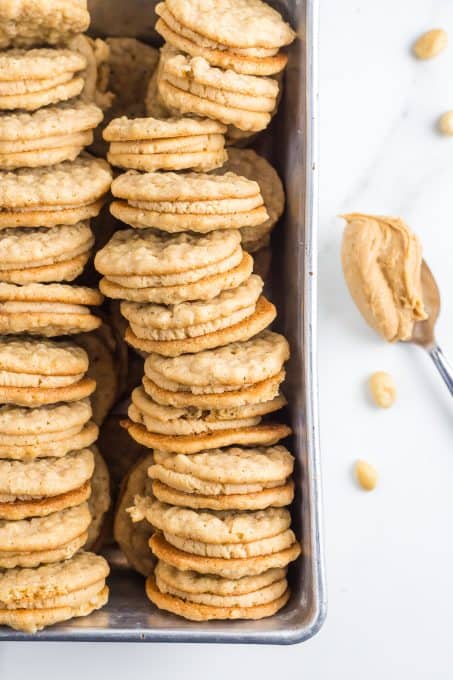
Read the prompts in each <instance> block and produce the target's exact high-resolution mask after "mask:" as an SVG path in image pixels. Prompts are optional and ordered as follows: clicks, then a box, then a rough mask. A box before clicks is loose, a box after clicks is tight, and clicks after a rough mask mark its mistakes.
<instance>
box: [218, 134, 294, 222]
mask: <svg viewBox="0 0 453 680" xmlns="http://www.w3.org/2000/svg"><path fill="white" fill-rule="evenodd" d="M225 172H234V173H236V174H237V175H241V176H242V177H247V178H248V179H251V180H255V182H258V184H259V187H260V190H261V195H262V197H263V200H264V205H265V208H266V210H267V212H268V214H269V219H268V221H267V222H265V223H264V224H263V225H262V226H263V228H264V227H268V228H271V227H272V226H273V225H274V224H275V223H276V222H277V221H278V220H279V219H280V217H281V215H282V213H283V210H284V207H285V192H284V189H283V184H282V181H281V179H280V177H279V176H278V174H277V172H276V170H275V169H274V168H273V167H272V165H271V164H270V163H269V162H268V161H267V160H266V159H265V158H263V157H262V156H259V155H258V154H257V153H256V152H255V151H253V149H235V148H234V147H230V148H229V149H228V160H227V162H226V163H225V164H224V165H223V167H222V168H219V169H218V170H214V173H215V174H216V175H222V174H224V173H225Z"/></svg>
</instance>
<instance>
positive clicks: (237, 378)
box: [143, 331, 289, 410]
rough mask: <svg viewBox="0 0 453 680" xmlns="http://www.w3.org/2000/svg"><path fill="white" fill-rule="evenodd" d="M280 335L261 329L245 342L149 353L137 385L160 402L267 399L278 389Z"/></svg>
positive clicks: (284, 348)
mask: <svg viewBox="0 0 453 680" xmlns="http://www.w3.org/2000/svg"><path fill="white" fill-rule="evenodd" d="M288 358H289V346H288V343H287V341H286V339H285V338H284V337H283V336H282V335H279V334H278V333H273V332H271V331H263V332H262V333H260V334H259V335H257V336H255V337H254V338H252V339H250V340H247V341H246V342H238V343H232V344H231V345H228V346H226V347H218V348H216V349H213V350H206V351H204V352H199V353H198V354H185V355H182V356H180V357H163V356H160V355H158V354H150V355H149V356H148V358H147V359H146V361H145V376H144V378H143V387H144V390H145V392H146V394H147V395H148V396H149V397H151V399H152V400H153V401H156V402H157V403H158V404H161V405H162V406H174V407H177V408H180V407H196V408H201V409H215V410H221V409H225V408H240V407H242V406H245V405H248V404H260V403H262V402H267V401H271V400H272V399H274V398H275V397H276V396H277V395H278V393H279V386H280V383H281V382H282V381H283V379H284V377H285V374H284V370H283V367H284V364H285V362H286V361H287V359H288Z"/></svg>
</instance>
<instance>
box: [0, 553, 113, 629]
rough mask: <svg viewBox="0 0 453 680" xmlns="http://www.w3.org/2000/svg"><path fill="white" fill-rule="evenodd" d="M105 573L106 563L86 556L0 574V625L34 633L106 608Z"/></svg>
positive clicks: (87, 554)
mask: <svg viewBox="0 0 453 680" xmlns="http://www.w3.org/2000/svg"><path fill="white" fill-rule="evenodd" d="M109 572H110V569H109V565H108V563H107V561H106V560H105V559H104V558H103V557H100V556H99V555H94V554H93V553H89V552H80V553H78V554H77V555H74V557H71V558H70V559H68V560H65V561H63V562H56V563H54V564H49V565H45V566H41V567H38V568H37V569H26V568H22V569H21V568H16V569H9V570H7V571H4V572H3V573H2V574H0V624H1V625H7V626H10V627H11V628H14V629H15V630H20V631H23V632H27V633H36V632H37V631H38V630H42V629H43V628H45V627H46V626H49V625H52V624H54V623H59V622H62V621H67V620H69V619H72V618H74V617H77V616H87V615H88V614H90V613H91V612H93V611H95V610H96V609H99V608H100V607H103V606H104V604H106V602H107V599H108V588H107V586H106V583H105V579H106V578H107V576H108V575H109Z"/></svg>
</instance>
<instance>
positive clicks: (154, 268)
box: [95, 229, 253, 304]
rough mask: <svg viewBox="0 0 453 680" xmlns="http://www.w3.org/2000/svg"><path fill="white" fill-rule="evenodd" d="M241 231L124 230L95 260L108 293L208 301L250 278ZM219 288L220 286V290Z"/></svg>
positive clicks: (167, 300) (149, 299)
mask: <svg viewBox="0 0 453 680" xmlns="http://www.w3.org/2000/svg"><path fill="white" fill-rule="evenodd" d="M240 239H241V236H240V234H239V232H238V231H237V230H225V231H224V230H221V231H215V232H210V233H209V234H204V235H200V234H189V233H181V234H175V235H168V234H164V233H155V232H153V231H151V230H148V229H146V230H125V231H119V232H117V233H116V234H114V236H113V237H112V239H111V240H110V241H109V243H108V244H107V245H106V246H105V247H104V248H103V249H102V250H100V251H99V252H98V253H97V255H96V258H95V266H96V269H97V270H98V271H99V272H100V273H101V274H103V275H104V278H103V279H101V283H100V288H101V290H102V291H105V293H106V295H108V296H111V297H116V298H120V299H124V300H130V301H133V302H158V303H163V304H172V303H174V302H181V301H184V300H192V299H207V298H208V299H209V298H211V297H215V296H216V295H218V293H219V292H221V290H223V289H224V288H232V287H236V286H238V285H239V284H240V283H242V282H243V281H244V280H245V279H247V278H248V277H249V276H250V273H251V266H253V265H252V261H251V258H250V260H249V259H248V257H249V256H245V255H244V253H243V251H242V248H241V246H240ZM219 289H220V290H219Z"/></svg>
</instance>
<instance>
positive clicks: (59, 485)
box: [0, 449, 94, 498]
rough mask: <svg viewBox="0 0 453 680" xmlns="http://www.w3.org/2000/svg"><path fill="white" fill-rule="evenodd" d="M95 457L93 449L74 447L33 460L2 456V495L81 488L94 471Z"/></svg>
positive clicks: (49, 493)
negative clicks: (69, 451)
mask: <svg viewBox="0 0 453 680" xmlns="http://www.w3.org/2000/svg"><path fill="white" fill-rule="evenodd" d="M93 470H94V457H93V453H92V452H91V451H90V450H89V449H82V450H80V451H72V452H71V453H68V455H67V456H63V457H62V458H57V459H52V458H40V459H37V460H34V461H31V462H29V463H28V462H27V463H23V462H21V461H11V460H0V495H2V494H5V495H10V496H13V497H14V496H15V497H18V496H19V497H21V498H22V497H30V496H31V497H36V498H42V497H45V496H58V495H59V494H64V493H67V492H68V491H72V490H73V489H78V488H79V487H81V486H82V485H83V484H85V482H87V481H88V480H89V479H90V477H91V476H92V474H93Z"/></svg>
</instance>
